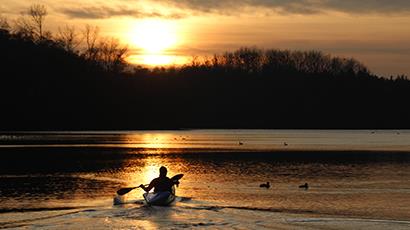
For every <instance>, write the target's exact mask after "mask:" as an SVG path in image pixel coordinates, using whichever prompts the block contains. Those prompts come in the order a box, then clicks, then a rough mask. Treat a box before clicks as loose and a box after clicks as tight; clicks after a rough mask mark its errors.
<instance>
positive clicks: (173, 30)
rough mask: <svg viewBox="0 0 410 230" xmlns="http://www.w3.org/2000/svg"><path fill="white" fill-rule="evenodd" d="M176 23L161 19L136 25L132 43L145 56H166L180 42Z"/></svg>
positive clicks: (132, 34) (149, 20) (132, 33)
mask: <svg viewBox="0 0 410 230" xmlns="http://www.w3.org/2000/svg"><path fill="white" fill-rule="evenodd" d="M177 34H178V33H177V27H176V24H175V22H173V21H169V20H161V19H146V20H141V21H138V22H137V23H135V25H134V28H133V29H132V31H131V42H132V44H133V45H134V46H136V47H137V48H140V49H142V50H143V53H144V55H164V53H165V51H167V50H168V49H170V48H172V47H174V46H176V44H177V42H178V36H177Z"/></svg>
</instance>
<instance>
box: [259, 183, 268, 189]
mask: <svg viewBox="0 0 410 230" xmlns="http://www.w3.org/2000/svg"><path fill="white" fill-rule="evenodd" d="M259 187H261V188H270V183H269V182H266V184H260V185H259Z"/></svg>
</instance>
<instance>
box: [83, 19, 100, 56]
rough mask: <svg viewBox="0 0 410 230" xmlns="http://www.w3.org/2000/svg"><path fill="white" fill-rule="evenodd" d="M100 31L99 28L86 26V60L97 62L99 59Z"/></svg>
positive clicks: (84, 33)
mask: <svg viewBox="0 0 410 230" xmlns="http://www.w3.org/2000/svg"><path fill="white" fill-rule="evenodd" d="M99 31H100V30H99V28H98V27H96V26H95V27H93V26H90V25H86V26H85V29H84V31H83V36H84V41H85V45H86V48H85V51H84V52H83V55H84V57H85V58H86V59H88V60H91V61H96V59H97V53H98V50H97V48H96V46H97V40H98V35H99Z"/></svg>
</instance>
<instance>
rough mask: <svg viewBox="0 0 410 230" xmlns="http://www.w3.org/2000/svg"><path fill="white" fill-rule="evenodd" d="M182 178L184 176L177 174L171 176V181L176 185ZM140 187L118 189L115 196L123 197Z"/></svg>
mask: <svg viewBox="0 0 410 230" xmlns="http://www.w3.org/2000/svg"><path fill="white" fill-rule="evenodd" d="M183 176H184V174H177V175H175V176H173V177H172V178H171V180H172V181H173V182H174V183H175V184H178V183H177V182H178V180H179V179H181V178H182V177H183ZM140 187H141V186H137V187H129V188H121V189H119V190H118V191H117V194H118V195H120V196H122V195H125V194H127V193H129V192H131V191H132V190H134V189H136V188H140Z"/></svg>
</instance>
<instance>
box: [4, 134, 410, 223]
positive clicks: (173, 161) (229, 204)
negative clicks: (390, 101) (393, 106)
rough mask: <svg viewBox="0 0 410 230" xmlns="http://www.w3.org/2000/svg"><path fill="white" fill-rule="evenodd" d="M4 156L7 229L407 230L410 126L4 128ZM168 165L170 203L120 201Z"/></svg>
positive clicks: (138, 195)
mask: <svg viewBox="0 0 410 230" xmlns="http://www.w3.org/2000/svg"><path fill="white" fill-rule="evenodd" d="M0 159H1V160H0V228H45V229H84V228H85V229H105V228H107V229H157V228H161V229H167V228H169V229H178V228H197V227H198V228H204V227H206V228H211V229H215V228H221V229H225V228H239V229H263V228H269V229H271V228H273V229H298V228H300V229H317V228H320V229H409V228H410V132H409V131H403V130H400V131H392V130H389V131H372V130H360V131H321V130H319V131H303V130H302V131H300V130H298V131H297V130H281V131H277V130H271V131H269V130H248V131H246V130H234V131H229V130H192V131H143V132H142V131H141V132H54V133H38V132H37V133H2V134H0ZM161 165H165V166H167V167H168V169H169V174H170V176H172V175H174V174H178V173H183V174H185V176H184V178H183V179H182V180H181V186H180V187H179V188H178V190H177V195H178V196H179V197H178V200H177V202H176V203H175V204H174V205H173V206H171V207H148V206H145V205H144V204H142V191H141V190H134V191H133V192H131V193H129V194H128V195H127V196H125V197H122V199H123V202H124V204H123V205H113V198H114V197H115V191H116V190H117V189H119V188H121V187H127V186H135V185H139V184H141V183H144V184H145V183H148V182H149V181H150V180H151V179H152V178H154V177H156V176H157V174H158V173H157V171H158V168H159V167H160V166H161ZM266 181H269V182H270V183H271V184H272V187H271V188H270V189H262V188H259V184H261V183H264V182H266ZM304 183H308V184H309V189H308V190H305V189H300V188H299V187H298V186H299V185H301V184H304Z"/></svg>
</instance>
